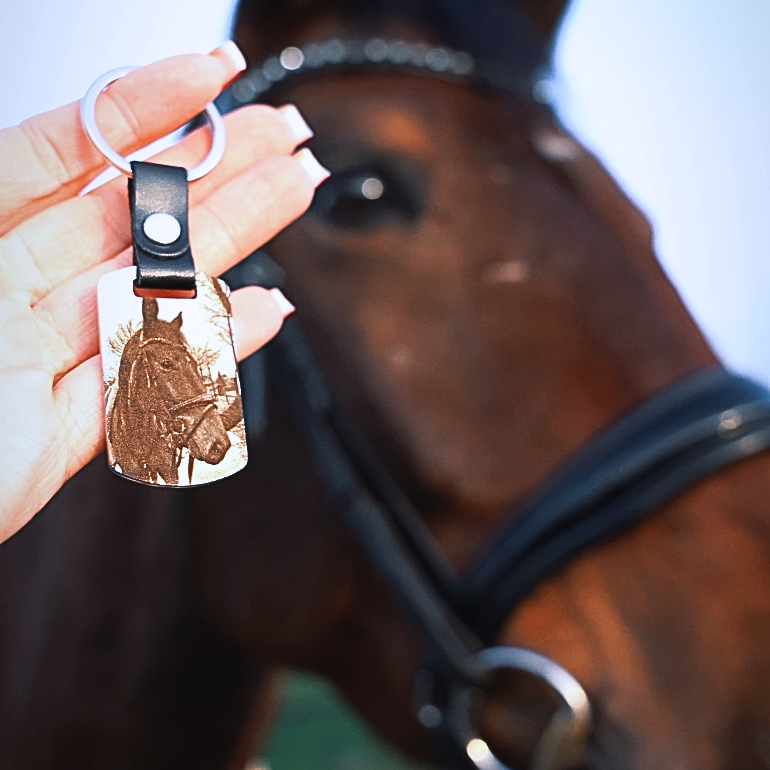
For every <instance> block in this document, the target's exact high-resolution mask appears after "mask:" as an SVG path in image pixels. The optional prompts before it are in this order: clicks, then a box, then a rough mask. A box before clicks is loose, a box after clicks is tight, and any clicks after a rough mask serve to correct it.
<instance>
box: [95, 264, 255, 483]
mask: <svg viewBox="0 0 770 770" xmlns="http://www.w3.org/2000/svg"><path fill="white" fill-rule="evenodd" d="M135 276H136V268H135V267H126V268H124V269H122V270H117V271H115V272H113V273H109V274H107V275H105V276H103V277H102V278H101V280H100V281H99V287H98V300H99V339H100V345H101V354H102V371H103V374H104V401H105V424H106V432H107V458H108V461H109V465H110V468H112V470H113V471H115V473H117V474H119V475H121V476H125V477H126V478H129V479H133V480H134V481H139V482H142V483H145V484H152V485H158V486H173V487H189V486H198V485H200V484H208V483H209V482H212V481H216V480H218V479H222V478H225V477H226V476H230V475H232V474H233V473H235V472H237V471H239V470H240V469H241V468H243V467H244V466H245V465H246V461H247V452H246V432H245V428H244V423H243V409H242V406H241V388H240V382H239V380H238V368H237V364H236V357H235V348H234V345H233V335H232V329H231V325H230V315H231V312H230V300H229V298H228V295H229V289H228V287H227V285H226V284H225V283H224V282H223V281H221V280H219V279H218V278H211V277H209V276H207V275H204V274H203V273H196V276H195V278H196V284H197V297H196V298H195V299H169V298H160V299H142V298H141V297H137V296H135V295H134V278H135Z"/></svg>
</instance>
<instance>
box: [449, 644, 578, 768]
mask: <svg viewBox="0 0 770 770" xmlns="http://www.w3.org/2000/svg"><path fill="white" fill-rule="evenodd" d="M476 664H477V665H478V666H479V668H480V669H481V670H482V671H483V672H484V673H485V674H486V675H490V674H492V673H493V672H494V671H499V670H504V669H511V670H514V671H526V672H528V673H529V674H532V675H533V676H535V677H536V678H537V679H540V680H541V681H542V682H544V683H545V684H547V685H548V686H549V687H550V688H551V689H552V690H553V691H554V692H555V693H556V694H557V695H558V696H559V700H560V701H561V707H560V708H559V709H558V710H557V712H556V714H554V716H553V717H552V719H551V722H550V723H549V724H548V726H547V727H546V729H545V731H544V732H543V734H542V735H541V736H540V740H539V741H538V746H537V749H536V751H535V756H534V758H533V762H532V765H531V767H530V770H568V768H574V767H577V766H580V765H582V760H583V756H584V750H585V743H586V739H587V737H588V733H589V731H590V729H591V706H590V704H589V702H588V696H587V695H586V693H585V690H583V688H582V687H581V686H580V683H579V682H578V681H577V680H576V679H575V677H573V676H572V674H570V673H569V672H568V671H567V670H566V669H564V668H563V667H562V666H560V665H559V664H558V663H556V662H555V661H553V660H551V659H550V658H547V657H546V656H545V655H541V654H540V653H538V652H535V651H534V650H528V649H525V648H523V647H488V648H486V649H484V650H481V651H480V652H478V653H477V654H476ZM473 693H474V688H472V687H455V688H454V690H453V691H452V693H451V695H450V703H449V713H448V715H447V716H448V718H449V725H450V728H451V731H452V733H453V735H454V738H455V740H456V741H457V742H458V743H459V745H460V746H461V747H462V748H463V749H464V751H465V753H466V754H467V756H468V759H470V761H471V762H472V764H473V765H475V766H476V768H478V770H510V768H508V767H507V765H505V764H503V763H502V762H501V761H500V760H499V759H498V758H497V757H496V756H495V755H494V754H493V753H492V751H491V749H490V748H489V746H488V745H487V744H486V742H485V741H484V740H482V739H481V737H480V736H479V735H478V733H477V732H476V729H475V726H474V724H473V722H474V711H475V708H474V705H473V701H474V697H473Z"/></svg>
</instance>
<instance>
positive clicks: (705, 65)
mask: <svg viewBox="0 0 770 770" xmlns="http://www.w3.org/2000/svg"><path fill="white" fill-rule="evenodd" d="M471 1H472V0H469V2H471ZM234 5H235V3H234V2H233V1H232V0H132V2H131V3H130V4H129V3H125V2H118V0H26V2H24V3H10V2H9V0H5V2H4V3H3V5H2V8H0V19H1V20H2V23H1V24H0V72H2V73H3V74H2V76H0V126H8V125H13V124H15V123H18V122H20V121H21V120H23V119H24V118H26V117H28V116H30V115H33V114H35V113H38V112H42V111H44V110H48V109H51V108H53V107H56V106H58V105H61V104H64V103H66V102H69V101H74V100H76V99H79V98H80V97H81V96H82V95H83V93H84V92H85V91H86V89H87V87H88V86H89V85H90V83H91V82H92V81H93V80H94V79H95V78H96V77H97V76H98V75H100V74H101V73H102V72H105V71H106V70H109V69H113V68H115V67H118V66H123V65H127V64H146V63H148V62H151V61H154V60H156V59H160V58H163V57H165V56H169V55H172V54H175V53H186V52H191V51H208V50H210V49H212V48H214V47H216V46H217V45H218V44H219V43H221V42H222V41H223V40H225V39H227V38H228V36H229V29H230V26H231V20H232V16H233V12H234ZM768 39H770V3H768V2H767V0H734V1H733V2H731V3H725V2H720V1H719V0H675V2H671V0H645V2H635V3H632V2H628V0H626V1H625V2H618V0H574V2H573V4H572V6H571V9H570V11H569V13H568V15H567V17H566V19H565V21H564V24H563V27H562V32H561V36H560V39H559V43H558V46H557V49H556V56H555V72H554V80H553V82H552V88H551V90H552V93H553V97H554V99H555V103H556V105H557V109H558V112H559V114H560V115H561V117H562V120H563V122H564V123H565V124H566V126H567V127H568V128H569V129H570V130H571V131H573V132H574V133H575V134H576V135H577V136H578V137H579V138H580V139H581V140H582V141H583V142H584V143H585V144H586V145H587V146H588V147H589V148H590V149H591V150H593V151H594V152H595V153H596V154H597V155H598V156H599V157H600V158H601V159H602V160H603V161H604V163H605V164H606V165H607V166H608V167H609V169H610V171H611V172H612V173H613V174H614V175H615V176H616V178H618V179H619V181H620V182H621V184H622V186H623V187H624V188H625V189H626V191H627V192H628V193H629V195H630V196H631V198H632V199H634V200H635V201H636V202H637V203H638V204H639V205H640V206H641V208H642V209H643V210H644V211H645V213H646V214H647V215H648V217H649V218H650V220H651V221H652V223H653V226H654V228H655V233H656V242H657V249H658V254H659V256H660V258H661V261H662V262H663V264H664V266H665V268H666V270H667V271H668V273H669V275H670V277H671V278H672V280H673V281H674V283H675V285H676V286H677V287H678V289H679V291H680V292H681V294H682V296H683V297H684V299H685V301H686V303H687V304H688V306H689V308H690V310H691V312H692V313H693V315H694V316H695V317H696V319H697V320H698V321H699V323H700V325H701V327H702V328H703V329H704V331H705V333H706V334H707V336H708V337H709V338H710V340H711V341H712V344H713V345H714V347H715V348H716V350H717V351H718V353H720V354H721V355H722V357H723V358H724V360H725V361H726V362H727V363H728V364H729V365H730V366H732V367H733V368H735V369H737V370H739V371H741V372H746V373H749V374H751V375H754V376H756V377H759V378H761V379H763V380H764V381H766V382H770V242H769V239H768V234H767V226H768V219H769V218H768V213H767V210H768V206H770V46H768V45H767V42H766V41H767V40H768ZM283 690H284V695H285V697H284V701H283V706H282V708H281V710H280V711H279V712H278V714H277V716H276V721H275V726H274V728H273V731H272V733H271V734H270V736H269V737H268V740H267V743H266V746H265V750H264V752H263V755H262V757H261V759H260V762H263V763H265V764H269V765H270V767H271V768H272V769H273V770H304V768H308V770H309V768H311V767H312V768H313V769H314V770H353V769H354V768H359V767H360V768H363V767H367V768H379V769H380V770H386V769H387V770H396V768H405V767H406V765H405V764H404V763H403V762H401V760H399V759H398V758H397V757H394V756H392V755H391V754H389V753H388V752H387V751H386V750H385V749H384V748H383V747H382V746H380V745H379V744H378V743H377V742H376V741H375V740H374V739H373V738H372V736H370V735H369V733H368V732H367V730H366V728H364V727H363V726H362V725H361V724H360V723H359V722H358V720H357V719H356V718H355V716H354V715H353V714H352V712H351V711H350V710H349V709H347V707H346V706H345V705H344V704H342V703H341V702H340V701H339V699H337V697H336V695H335V694H334V693H333V691H332V690H331V688H330V687H329V686H328V685H326V684H325V683H324V682H322V681H320V680H318V679H315V678H309V677H305V676H301V675H297V674H290V673H287V674H286V676H285V677H284V679H283Z"/></svg>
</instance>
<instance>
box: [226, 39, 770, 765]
mask: <svg viewBox="0 0 770 770" xmlns="http://www.w3.org/2000/svg"><path fill="white" fill-rule="evenodd" d="M318 45H319V46H320V45H321V44H318ZM390 45H391V46H393V45H394V44H393V43H391V44H390ZM287 50H289V49H287ZM293 50H295V49H293ZM336 50H337V52H338V53H339V49H336ZM349 50H354V49H352V48H351V49H349ZM355 50H359V49H355ZM360 50H365V46H364V48H361V49H360ZM398 50H399V51H401V53H400V54H399V56H401V55H403V49H402V48H399V49H398ZM420 50H421V51H422V53H423V56H424V53H425V51H424V49H423V48H421V49H420ZM442 50H444V49H442ZM449 54H451V55H454V54H453V52H449ZM355 55H356V56H358V54H355ZM451 55H450V56H449V59H448V60H450V61H451V60H452V59H451ZM335 56H337V54H335ZM378 56H379V54H378ZM298 60H299V57H297V58H296V59H295V60H293V61H289V62H288V63H289V64H293V63H296V61H298ZM303 61H304V62H307V57H304V59H303ZM463 61H465V62H466V64H467V60H463ZM270 62H271V63H270ZM268 63H270V67H272V68H273V69H272V70H269V68H268V70H266V67H267V65H268ZM268 63H265V64H263V65H260V68H256V69H258V70H259V72H260V77H263V76H264V75H265V72H266V71H272V72H273V73H274V74H275V75H276V77H275V80H273V81H270V82H275V83H278V82H281V81H282V80H283V79H284V78H285V77H287V75H289V74H291V73H292V72H293V71H294V70H296V69H299V68H297V67H294V68H293V69H292V68H289V67H287V68H285V69H286V72H284V73H283V74H280V72H279V70H278V69H276V67H277V65H279V64H281V58H280V57H274V59H272V60H269V62H268ZM355 64H356V63H355V62H348V61H347V60H346V61H342V60H341V59H339V60H337V61H335V62H329V66H335V67H337V66H352V65H355ZM367 64H368V65H372V64H373V62H371V61H369V62H367ZM385 64H387V65H389V66H406V65H404V64H403V62H401V63H399V62H394V61H385ZM358 65H359V66H363V64H362V63H361V62H360V61H359V62H358ZM303 66H304V65H303ZM321 66H322V65H321V64H318V65H316V66H315V67H314V68H313V69H314V70H318V69H319V68H320V67H321ZM414 67H415V64H414V62H411V63H410V64H409V68H410V69H414ZM466 74H468V73H466ZM278 75H280V76H278ZM447 75H448V76H449V77H451V78H455V77H458V76H459V75H458V73H452V72H450V73H447ZM247 77H249V75H247ZM252 80H253V81H257V80H258V79H257V78H256V76H254V77H252ZM259 82H262V81H259ZM252 85H253V83H252ZM268 85H269V84H268ZM236 90H237V89H236ZM266 91H267V88H265V89H263V90H262V91H259V93H258V94H257V95H261V96H264V95H265V92H266ZM244 94H245V91H244ZM253 96H254V95H253V94H252V95H251V96H250V97H249V99H248V100H249V101H250V100H251V99H252V98H253ZM246 100H247V99H243V100H241V99H236V100H235V101H236V102H238V101H246ZM231 106H232V102H231ZM281 275H282V274H281V271H280V268H278V267H277V265H275V263H273V262H272V260H271V259H270V258H269V257H268V256H267V255H266V254H265V253H264V252H257V253H255V254H253V255H252V256H251V257H249V259H248V260H245V261H244V262H242V263H241V264H240V265H239V266H238V267H236V268H234V269H233V270H232V271H230V273H229V274H228V275H227V276H226V278H227V279H228V281H229V282H230V283H231V284H232V285H233V286H234V287H235V288H237V287H238V286H241V285H244V284H253V285H263V286H268V287H269V286H275V285H278V284H280V283H281ZM267 360H268V361H269V367H270V371H271V374H272V375H273V376H275V377H276V378H277V379H278V382H279V383H280V387H279V388H278V390H279V392H280V393H281V394H282V395H283V396H284V397H286V398H287V399H288V400H289V402H290V404H291V408H292V411H293V413H294V415H295V418H296V421H297V424H298V426H299V427H300V429H301V430H302V431H303V433H304V435H305V436H306V439H307V441H308V444H309V446H310V448H311V449H312V452H313V456H314V460H315V464H316V467H317V470H318V472H319V474H320V475H321V477H322V478H323V480H324V482H325V485H326V489H327V491H328V494H329V496H330V498H331V499H332V500H333V501H334V503H335V504H336V505H337V506H338V507H339V508H340V509H341V510H342V511H344V514H345V518H346V520H347V522H348V524H349V526H350V527H351V529H352V530H353V532H354V533H355V535H356V537H357V538H358V540H359V542H360V543H361V545H362V546H363V548H364V550H365V551H366V553H367V555H368V557H369V559H370V560H371V561H372V562H373V564H374V565H375V566H376V568H377V570H378V572H379V573H380V575H381V576H382V577H383V579H384V580H385V582H386V583H387V584H388V586H389V588H390V589H391V591H392V593H393V595H394V596H395V597H396V599H397V600H398V602H399V603H400V605H401V607H402V608H403V609H404V611H405V612H406V613H407V615H408V616H409V618H410V619H411V621H412V623H413V624H414V626H415V628H416V629H417V630H418V631H419V633H420V636H421V637H422V638H423V640H424V641H425V643H426V658H425V665H424V667H423V670H422V671H421V672H420V674H419V675H418V677H417V678H416V683H415V708H416V710H417V716H418V718H419V720H420V721H421V722H422V723H423V724H424V725H425V726H426V727H430V728H432V729H435V730H436V731H437V732H439V733H440V734H441V735H442V736H443V737H444V738H445V740H446V745H447V747H448V748H449V749H450V759H451V761H452V762H453V764H455V765H456V766H457V767H461V768H474V767H475V768H479V770H505V766H504V765H503V764H502V763H501V762H499V760H497V759H496V758H495V757H494V755H493V754H492V753H491V751H490V749H489V747H488V746H487V745H486V743H484V741H483V740H481V738H480V737H479V736H478V735H477V734H476V732H475V729H474V727H473V721H474V719H473V716H474V710H475V708H476V705H475V704H476V699H474V695H473V693H474V691H475V689H476V688H480V689H482V690H483V688H484V686H485V685H487V684H488V683H489V681H490V677H491V674H492V672H494V671H496V670H499V669H516V670H521V671H526V672H528V673H530V674H532V675H534V676H535V677H537V678H539V679H541V680H542V681H544V682H546V683H547V684H548V685H549V686H550V687H551V688H552V689H553V690H554V691H555V692H556V693H557V695H558V696H559V699H560V703H561V707H560V708H559V709H558V710H557V712H556V713H555V715H554V716H553V718H552V720H551V722H550V723H549V725H548V727H547V728H546V730H545V732H544V733H543V735H542V736H541V739H540V741H539V744H538V748H537V751H536V754H535V757H534V759H533V763H532V765H531V767H532V768H533V770H567V768H572V767H577V766H579V765H580V764H582V763H583V761H584V751H585V743H586V739H587V737H588V733H589V731H590V706H589V703H588V699H587V696H586V694H585V692H584V691H583V689H582V687H581V686H580V684H579V683H578V682H577V681H576V680H575V679H574V678H573V677H572V676H571V675H570V674H569V673H568V672H567V671H565V670H564V669H563V668H562V667H561V666H559V665H558V664H557V663H555V662H554V661H551V660H550V659H548V658H546V657H545V656H543V655H540V654H539V653H536V652H533V651H531V650H525V649H522V648H516V647H496V646H494V639H495V637H496V636H497V634H498V632H499V631H500V629H501V626H502V624H503V622H504V621H505V619H506V618H507V617H508V616H509V615H510V613H511V612H512V611H513V610H514V608H515V607H516V606H517V604H518V603H519V602H520V601H521V600H522V599H523V598H524V597H525V596H527V595H528V594H529V593H530V592H531V591H532V589H533V588H534V587H535V586H536V585H538V584H539V583H540V582H541V581H542V580H544V579H546V578H547V577H549V576H550V575H553V574H554V573H555V572H556V571H558V570H559V569H560V568H561V567H563V566H564V565H565V564H566V563H567V562H568V561H569V560H570V559H572V558H573V557H575V556H577V555H579V554H580V553H582V552H583V551H585V550H586V549H587V548H589V547H591V546H593V545H595V544H597V543H599V542H602V541H604V540H606V539H608V538H611V537H613V536H615V535H618V534H620V533H621V532H623V531H625V530H626V529H628V528H629V527H631V526H632V525H634V524H635V523H637V522H639V521H640V520H641V519H643V518H644V517H646V516H648V515H650V514H652V513H653V512H654V511H655V510H657V509H658V508H660V507H661V506H662V505H664V504H665V503H667V502H668V501H670V500H671V499H673V498H674V497H675V496H676V495H677V494H678V493H680V492H681V491H683V490H684V489H686V488H687V487H689V486H691V485H692V484H694V483H695V482H697V481H698V480H700V479H702V478H704V477H705V476H707V475H709V474H710V473H713V472H714V471H716V470H718V469H719V468H722V467H725V466H727V465H729V464H731V463H734V462H737V461H739V460H741V459H743V458H746V457H750V456H752V455H754V454H757V453H759V452H762V451H764V450H765V449H767V448H768V447H770V392H768V390H767V389H765V388H764V387H762V386H761V385H759V384H757V383H755V382H752V381H750V380H748V379H745V378H743V377H739V376H737V375H735V374H731V373H729V372H727V371H725V370H724V369H722V368H719V367H717V368H711V369H707V370H704V371H701V372H698V373H696V374H694V375H691V376H689V377H687V378H685V379H684V380H682V381H680V382H678V383H676V384H674V385H673V386H671V387H669V388H666V389H664V390H662V391H661V392H659V393H658V394H656V395H655V396H653V397H652V398H651V399H649V400H648V401H646V402H645V403H643V404H642V405H641V406H639V407H637V408H636V409H634V410H633V411H632V412H630V413H629V414H627V415H626V416H624V417H622V418H621V419H619V420H618V421H617V422H615V423H614V424H613V425H612V426H610V427H609V428H607V429H606V430H605V431H603V432H602V433H601V434H600V435H598V436H597V437H595V438H594V439H592V440H591V441H590V442H588V443H587V444H586V445H585V446H583V447H582V448H581V449H580V450H579V451H578V452H577V453H576V454H575V455H574V456H573V457H572V458H571V459H569V460H568V461H567V462H566V463H564V464H563V465H562V466H561V468H560V469H558V470H557V471H556V472H555V473H553V474H552V475H551V476H550V477H549V478H548V479H546V481H545V482H544V483H543V484H541V486H540V487H539V488H538V490H537V491H535V492H534V493H533V494H532V495H530V496H529V498H528V499H527V500H525V501H524V503H522V504H521V505H519V506H518V507H517V508H516V509H515V510H514V511H513V512H512V513H511V515H510V516H509V517H508V518H507V519H506V523H504V524H503V526H502V527H501V528H500V529H499V530H498V532H497V534H496V535H495V536H494V538H493V539H492V541H491V542H490V543H489V544H488V546H487V547H486V548H485V549H484V551H483V552H482V554H481V555H480V556H479V557H478V558H477V560H476V562H475V565H474V566H473V567H472V568H471V569H470V570H469V571H468V573H467V574H465V575H460V574H458V573H457V571H456V570H454V569H453V568H452V566H451V565H450V564H449V562H448V560H447V559H446V557H445V556H444V554H443V553H442V551H441V549H440V548H439V547H438V544H437V543H436V541H435V540H434V538H433V536H432V535H431V533H430V532H429V530H428V529H427V527H426V526H425V524H424V522H423V521H422V519H421V518H420V516H419V515H418V513H417V512H416V511H415V510H414V508H413V506H412V505H411V503H410V501H409V500H408V499H407V497H406V496H405V495H404V494H403V493H402V492H401V490H400V489H399V488H398V486H397V484H395V483H394V481H393V480H392V479H391V477H390V476H389V474H388V473H387V471H386V470H385V469H384V467H383V466H382V464H381V463H380V462H379V460H378V458H377V456H376V455H375V454H374V452H373V451H372V450H371V449H370V448H369V446H368V444H367V442H366V440H365V439H364V437H363V436H362V435H361V434H360V433H359V431H358V430H357V429H356V426H355V425H354V424H353V423H352V422H351V420H350V419H349V418H348V417H347V416H346V414H345V412H344V410H343V409H342V408H341V407H340V405H339V403H338V402H337V401H336V400H335V399H334V398H333V396H332V395H331V393H330V391H329V390H328V388H327V387H326V385H325V382H324V377H323V374H322V372H321V371H320V369H319V367H318V366H317V365H316V363H315V361H314V359H313V355H312V353H311V351H310V349H309V347H308V345H307V343H306V342H305V340H304V337H303V335H302V332H301V330H300V327H299V323H298V322H297V320H296V319H293V318H291V319H288V320H287V321H286V322H285V324H284V328H283V329H282V331H281V332H280V334H279V335H278V337H277V338H276V339H275V340H274V341H273V342H272V343H271V344H270V346H269V348H268V354H267ZM264 366H265V354H263V353H259V354H257V355H255V356H253V357H252V358H251V359H249V360H247V361H246V362H245V363H244V364H242V368H243V381H244V405H245V412H246V422H247V430H249V432H250V434H251V433H252V426H258V425H260V424H261V423H262V422H263V420H264V416H263V414H262V412H261V407H260V404H259V401H260V400H259V399H256V402H255V400H254V398H253V396H252V397H251V398H250V397H249V396H250V394H249V390H250V387H251V384H252V383H253V382H255V381H256V382H257V383H258V387H259V388H260V389H262V390H263V389H264V377H265V369H264Z"/></svg>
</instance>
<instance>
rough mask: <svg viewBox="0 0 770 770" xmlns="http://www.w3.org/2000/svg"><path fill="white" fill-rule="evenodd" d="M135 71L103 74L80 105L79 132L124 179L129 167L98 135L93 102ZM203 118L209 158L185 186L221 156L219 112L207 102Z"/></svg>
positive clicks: (222, 137) (190, 174)
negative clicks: (208, 129) (208, 138)
mask: <svg viewBox="0 0 770 770" xmlns="http://www.w3.org/2000/svg"><path fill="white" fill-rule="evenodd" d="M135 69H136V67H120V68H119V69H116V70H112V71H110V72H105V73H104V75H102V76H101V77H99V78H97V79H96V80H95V81H94V82H93V83H92V84H91V87H90V88H89V89H88V91H87V93H86V95H85V96H84V97H83V101H82V102H81V103H80V119H81V121H82V122H83V128H84V129H85V131H86V134H87V135H88V138H89V139H90V140H91V142H92V143H93V145H94V147H96V149H97V150H99V152H100V153H101V154H102V155H103V156H104V158H105V159H106V160H107V162H108V163H110V164H112V165H113V166H115V168H116V169H118V171H122V172H123V173H124V174H125V175H126V176H131V164H130V163H129V162H128V161H127V160H126V159H125V158H124V157H123V156H122V155H119V154H118V153H117V152H115V150H113V149H112V147H110V145H109V144H107V142H106V141H105V139H104V137H103V136H102V134H101V131H99V126H97V125H96V100H97V99H98V98H99V94H101V92H102V91H104V89H105V88H107V86H108V85H110V83H114V82H115V81H116V80H119V79H120V78H122V77H123V76H124V75H127V74H128V73H129V72H131V71H132V70H135ZM203 114H204V115H205V116H206V118H207V120H208V122H209V126H210V127H211V149H210V150H209V154H208V155H207V156H206V157H205V158H204V159H203V160H202V161H201V162H200V163H199V164H198V165H197V166H195V168H191V169H190V170H189V171H188V172H187V181H188V182H194V181H195V180H196V179H200V178H201V177H202V176H205V175H206V174H208V173H209V171H211V169H213V168H214V166H216V165H217V163H219V161H220V160H221V159H222V155H224V152H225V124H224V122H223V121H222V116H221V115H220V114H219V110H218V109H217V108H216V105H215V104H214V103H213V102H210V103H209V104H207V105H206V108H205V110H204V111H203Z"/></svg>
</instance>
